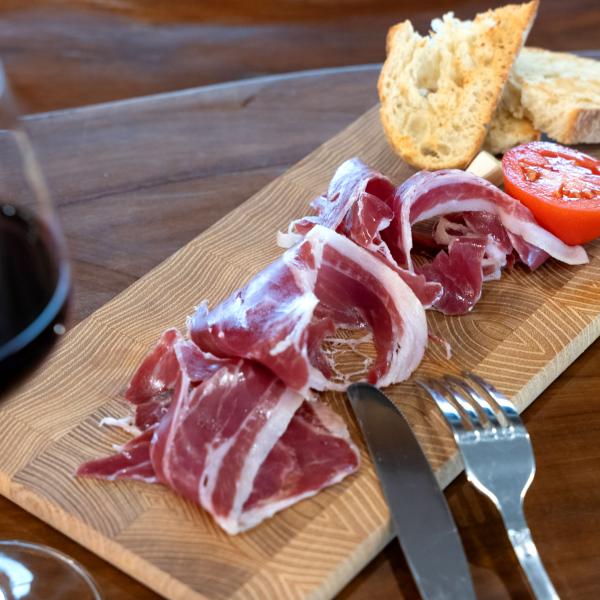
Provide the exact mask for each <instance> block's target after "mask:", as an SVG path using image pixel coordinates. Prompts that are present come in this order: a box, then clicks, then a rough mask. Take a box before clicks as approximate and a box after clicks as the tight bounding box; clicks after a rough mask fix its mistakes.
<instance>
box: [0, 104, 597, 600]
mask: <svg viewBox="0 0 600 600" xmlns="http://www.w3.org/2000/svg"><path fill="white" fill-rule="evenodd" d="M355 154H356V155H358V156H360V157H361V158H362V159H363V160H365V161H366V162H368V163H369V164H371V165H373V166H374V167H376V168H379V169H382V170H383V171H384V172H386V173H388V174H390V175H391V176H392V178H393V179H395V180H396V181H397V182H398V181H401V180H402V179H404V178H405V177H406V176H408V175H409V174H410V173H411V170H410V169H409V168H408V167H407V166H406V165H404V164H402V163H401V162H399V161H398V159H397V158H396V157H395V156H393V155H392V154H391V152H390V150H389V149H388V146H387V144H386V142H385V140H384V138H383V136H382V133H381V131H380V127H379V123H378V119H377V115H376V112H375V111H374V110H371V111H369V112H368V113H367V114H365V115H364V116H363V117H361V118H360V119H359V120H358V121H356V122H355V123H354V124H353V125H351V126H350V127H349V128H348V129H346V130H345V131H344V132H342V133H341V134H339V135H338V136H336V137H335V138H333V139H332V140H331V141H329V142H327V143H326V144H325V145H324V146H322V147H320V148H319V149H317V150H316V151H315V152H314V153H312V154H311V155H309V156H308V157H307V158H306V159H304V160H303V161H301V162H300V163H299V164H298V165H297V166H295V167H294V168H293V169H291V170H290V171H288V172H287V173H285V174H284V175H283V176H282V177H280V178H278V179H276V180H275V181H274V182H272V183H271V184H269V185H268V186H267V187H265V188H264V189H263V190H261V191H260V192H258V193H257V194H256V195H255V196H253V197H252V198H251V199H250V200H249V201H247V202H246V203H244V204H243V205H241V206H240V207H238V208H237V209H235V210H234V211H232V212H231V213H230V214H229V215H228V216H227V217H225V218H224V219H222V220H221V221H219V222H218V223H217V224H215V225H214V226H213V227H211V228H210V229H209V230H207V231H206V232H205V233H203V234H202V235H200V236H199V237H198V238H195V239H194V240H192V241H191V242H190V243H189V244H188V245H186V246H185V247H184V248H183V249H181V250H180V251H178V252H176V253H175V254H174V255H173V256H172V257H170V258H169V259H168V260H166V261H165V262H164V263H162V264H161V265H160V266H158V267H157V268H156V269H154V270H153V271H151V272H150V273H149V274H148V275H146V276H144V277H142V278H141V279H140V280H139V281H138V282H137V283H135V284H134V285H133V286H131V287H130V288H128V290H127V291H125V292H124V293H122V294H120V295H119V296H117V297H116V298H115V299H114V300H113V301H111V302H109V303H108V304H107V305H105V306H104V307H102V308H101V309H99V310H97V311H96V312H95V313H94V314H93V315H92V316H91V317H89V318H88V319H87V320H85V321H84V322H83V323H81V324H80V325H79V326H77V327H76V328H75V329H74V330H73V331H71V332H70V333H69V334H68V336H67V339H65V341H64V343H63V345H62V347H61V348H60V350H59V351H58V352H57V353H56V354H55V356H54V357H53V358H52V359H51V360H50V361H49V362H48V364H47V365H46V367H45V368H44V369H43V371H41V372H40V374H39V375H38V376H37V377H36V378H35V379H33V380H32V381H30V382H29V383H28V385H27V386H26V387H25V388H23V389H22V390H21V391H20V393H19V394H18V395H15V396H13V397H10V398H8V399H7V400H6V401H5V402H4V403H3V404H2V406H1V408H0V417H1V421H0V491H1V492H2V493H3V494H5V495H7V496H8V497H10V498H11V499H12V500H14V501H15V502H16V503H18V504H19V505H21V506H23V507H24V508H26V509H27V510H29V511H31V512H33V513H34V514H36V515H37V516H39V517H41V518H42V519H44V520H46V521H48V522H50V523H51V524H52V525H53V526H55V527H57V528H58V529H60V530H61V531H63V532H65V533H67V534H68V535H69V536H71V537H73V538H74V539H76V540H77V541H79V542H80V543H82V544H83V545H85V546H87V547H89V548H91V549H92V550H93V551H94V552H97V553H98V554H99V555H101V556H102V557H104V558H105V559H107V560H109V561H110V562H113V564H116V565H117V566H119V567H120V568H122V569H123V570H125V571H126V572H128V573H130V574H131V575H133V576H134V577H136V578H138V579H139V580H140V581H143V582H144V583H146V584H147V585H149V586H150V587H151V588H153V589H155V590H157V591H159V592H160V593H161V594H163V595H165V596H167V597H169V598H184V597H185V598H191V597H194V598H204V597H207V598H242V597H243V598H266V597H277V598H299V597H304V596H311V597H316V598H317V597H329V596H331V595H333V594H334V593H335V592H336V591H338V590H339V589H340V588H341V587H342V586H343V585H344V584H345V583H346V582H347V581H348V580H349V579H350V578H351V577H352V576H353V575H354V574H355V573H357V572H358V570H359V569H360V568H361V567H362V566H364V565H365V564H366V563H367V562H368V561H369V560H370V559H371V558H372V557H373V556H374V555H375V554H376V553H377V552H378V551H379V550H380V549H382V548H383V546H384V545H385V544H386V543H387V541H388V540H389V539H390V527H389V517H388V513H387V510H386V507H385V503H384V502H383V499H382V497H381V493H380V490H379V487H378V484H377V481H376V478H375V476H374V473H373V470H372V467H371V465H370V463H369V460H368V457H367V455H366V453H365V450H364V447H363V448H362V454H363V460H364V464H363V467H362V469H361V471H360V473H359V474H358V475H356V476H353V477H351V478H349V479H348V480H346V481H345V482H343V483H342V484H340V485H338V486H335V487H333V488H331V489H329V490H326V491H325V492H323V493H321V494H319V495H318V496H317V497H316V498H314V499H311V500H308V501H305V502H302V503H300V504H298V505H297V506H295V507H293V508H291V509H288V510H286V511H285V512H283V513H282V514H280V515H279V516H277V517H276V518H274V519H272V520H270V521H269V522H267V523H265V524H263V525H261V526H260V527H259V528H257V529H256V530H254V531H252V532H249V533H247V534H243V535H241V536H238V537H235V538H229V537H227V536H226V535H225V534H224V533H223V532H221V531H220V530H219V529H218V528H217V527H216V526H215V525H214V524H213V523H212V521H211V520H210V518H209V517H208V516H207V515H206V514H204V513H203V512H202V511H201V510H199V509H197V508H196V507H194V506H192V505H190V504H189V503H187V502H185V501H182V500H179V499H178V498H176V497H175V496H174V495H173V494H172V493H171V492H169V491H168V490H166V489H162V488H160V487H157V486H155V487H152V486H146V485H143V484H135V483H118V484H107V483H102V482H93V481H80V480H76V479H73V477H72V472H73V470H74V469H75V467H76V465H77V464H78V463H79V462H80V461H82V460H85V459H88V458H91V457H93V456H97V455H99V454H103V453H106V452H108V451H110V444H111V443H113V442H119V441H123V437H122V436H120V435H118V434H114V433H110V432H108V431H106V430H104V429H101V428H99V427H98V426H97V423H98V420H99V419H100V418H101V417H102V416H105V415H107V414H122V413H123V412H124V411H125V407H124V405H123V403H122V402H121V401H120V398H119V396H120V393H121V391H122V389H123V385H124V384H125V383H126V381H127V377H128V375H129V374H130V373H131V371H132V369H133V368H134V367H135V364H136V363H137V362H138V361H139V359H140V358H141V356H143V354H144V352H145V351H146V350H147V349H148V348H149V346H150V345H151V344H152V343H153V342H154V341H155V339H156V338H157V337H158V335H159V333H160V332H161V331H162V330H163V329H164V328H166V327H168V326H171V325H178V326H182V325H183V321H184V318H185V316H186V315H187V314H188V313H189V312H190V310H191V308H192V307H193V306H194V305H195V304H197V303H198V302H199V301H200V300H201V299H203V298H207V299H208V300H209V302H210V303H211V304H212V303H215V302H216V301H218V300H220V299H222V298H223V297H225V296H226V295H227V294H228V293H230V292H231V291H233V290H234V289H235V288H237V287H239V285H240V284H241V283H243V282H244V281H246V280H247V279H248V278H249V277H250V276H251V275H252V274H253V273H255V272H256V271H257V270H259V269H260V268H262V267H263V266H265V265H266V264H268V262H270V261H271V260H273V258H275V257H276V256H277V255H278V254H279V250H278V249H277V248H276V246H275V244H274V232H275V231H276V230H277V229H279V228H283V227H284V226H285V224H286V223H287V222H288V221H289V219H291V218H294V217H297V216H300V215H302V214H304V213H305V212H306V207H307V204H308V201H309V200H310V199H311V198H313V197H314V196H316V195H317V194H319V193H320V192H321V191H322V190H323V189H324V188H325V187H326V184H327V182H328V180H329V178H330V177H331V175H332V173H333V170H334V169H335V167H336V166H337V165H338V164H339V163H340V162H341V161H343V160H344V159H346V158H349V157H350V156H353V155H355ZM589 253H590V257H591V262H590V264H589V265H586V266H581V267H566V266H563V265H559V264H557V263H555V262H551V263H549V264H547V265H545V266H543V267H542V268H541V269H540V270H539V271H537V272H536V273H534V274H526V273H525V272H524V271H523V270H521V269H519V268H517V269H515V270H513V271H512V272H511V273H508V274H505V276H504V277H503V279H502V281H500V282H494V283H492V284H490V285H488V286H487V287H486V290H485V293H484V296H483V298H482V301H481V303H480V304H479V305H478V307H477V310H476V311H474V312H473V313H471V314H470V315H467V316H464V317H460V318H443V317H441V316H439V315H437V314H435V313H431V314H430V325H431V329H432V331H433V332H434V333H436V334H437V335H442V336H443V337H444V338H446V339H448V340H449V341H450V342H451V343H452V344H453V347H454V351H455V354H454V358H453V360H452V362H451V363H449V362H448V361H447V360H446V359H445V357H444V356H443V353H442V352H441V349H440V348H439V347H436V346H432V347H431V348H430V349H429V350H428V353H427V356H426V359H425V360H424V362H423V364H422V366H421V367H420V369H419V372H420V373H439V372H442V371H445V370H449V369H450V370H456V369H459V368H461V367H469V368H474V369H475V370H476V371H477V372H478V373H480V374H481V375H483V376H484V377H487V378H488V379H490V380H491V381H493V382H494V383H495V384H496V385H498V387H500V389H502V390H503V391H504V392H506V393H507V394H508V395H509V396H511V397H512V398H513V400H514V401H515V402H516V403H517V404H518V405H519V407H520V408H521V409H523V408H525V407H526V406H527V405H528V404H529V403H530V402H531V401H532V400H533V399H534V398H535V397H536V396H537V395H538V394H539V393H540V392H541V391H542V390H543V389H544V388H545V387H546V386H547V385H548V384H549V383H550V382H551V381H552V380H553V379H554V378H555V377H556V376H557V375H558V374H560V373H561V372H562V371H563V370H564V369H565V368H566V366H567V365H568V364H570V363H571V362H572V361H573V360H574V359H575V358H576V357H577V356H578V355H579V354H580V353H581V352H582V351H583V350H584V349H585V348H586V347H587V346H588V345H589V344H590V343H591V342H592V341H593V340H594V339H595V338H596V337H597V336H598V334H599V333H600V256H599V254H600V244H597V243H596V244H592V245H590V246H589ZM167 298H168V301H165V300H166V299H167ZM389 391H390V393H391V395H392V397H394V398H395V399H396V400H398V401H399V403H401V405H402V408H403V410H404V412H405V414H406V416H407V418H408V419H409V421H410V422H411V424H412V426H413V428H414V430H415V432H416V434H417V435H418V436H419V439H420V441H421V442H422V444H423V445H424V447H425V449H426V451H427V454H428V458H429V460H430V462H431V463H432V465H433V467H434V468H435V470H436V473H437V476H438V479H439V480H440V482H441V483H442V484H443V485H447V484H448V482H449V481H450V480H451V479H453V478H454V477H455V476H456V474H457V473H458V472H459V467H458V462H457V460H456V455H455V452H454V447H453V443H452V441H451V437H450V436H449V434H448V432H447V430H446V428H445V426H444V424H443V423H442V420H441V417H440V416H439V414H438V413H437V410H436V409H435V407H433V406H432V404H431V402H429V401H427V400H426V399H425V398H424V397H423V396H421V395H419V394H418V393H416V392H415V389H414V387H413V386H412V384H410V383H406V384H402V385H399V386H395V387H394V388H393V389H390V390H389ZM327 399H328V401H329V402H330V403H331V404H332V405H333V406H334V407H335V408H336V410H337V411H338V412H340V413H341V414H343V415H344V417H345V419H346V421H347V422H348V423H349V425H350V427H351V431H352V434H353V437H354V439H357V440H358V435H357V431H356V427H355V424H354V422H353V420H352V417H351V415H350V414H349V412H348V407H347V405H346V403H345V401H344V398H343V397H342V396H341V395H335V394H328V395H327ZM17 440H25V443H21V444H17ZM17 445H18V452H17V451H15V450H16V447H17Z"/></svg>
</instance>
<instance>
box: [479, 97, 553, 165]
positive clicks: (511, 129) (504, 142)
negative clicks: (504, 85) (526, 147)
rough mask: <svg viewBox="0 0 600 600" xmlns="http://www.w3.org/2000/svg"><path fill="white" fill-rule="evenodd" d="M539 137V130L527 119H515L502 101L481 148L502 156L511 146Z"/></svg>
mask: <svg viewBox="0 0 600 600" xmlns="http://www.w3.org/2000/svg"><path fill="white" fill-rule="evenodd" d="M540 137H541V132H540V130H539V129H536V128H535V127H534V126H533V123H532V122H531V121H530V120H529V119H528V118H527V117H515V116H514V115H513V114H512V113H511V112H510V110H509V109H508V107H507V106H506V104H505V103H504V100H503V99H502V100H500V104H499V105H498V109H497V110H496V114H495V115H494V118H493V119H492V122H491V123H490V127H489V129H488V132H487V136H486V138H485V141H484V143H483V148H484V150H487V151H488V152H490V153H491V154H503V153H504V152H506V151H507V150H508V149H509V148H512V147H513V146H517V145H519V144H525V143H526V142H532V141H534V140H539V139H540Z"/></svg>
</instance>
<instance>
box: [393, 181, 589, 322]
mask: <svg viewBox="0 0 600 600" xmlns="http://www.w3.org/2000/svg"><path fill="white" fill-rule="evenodd" d="M393 207H394V219H393V220H392V222H391V224H390V226H389V227H388V228H387V229H386V230H385V231H383V239H384V240H385V242H386V243H387V245H388V247H389V249H390V252H391V254H392V255H393V256H394V258H395V259H396V260H397V261H398V263H399V264H401V265H403V266H405V267H406V268H407V269H408V270H410V271H414V272H416V273H420V274H423V275H425V277H426V278H427V280H428V281H437V282H439V283H440V284H441V285H442V287H443V289H444V292H443V294H442V296H441V297H440V298H438V299H437V300H436V301H435V302H434V305H433V306H434V308H436V309H438V310H440V311H442V312H444V313H445V314H462V313H464V312H467V311H469V310H470V309H471V308H473V306H474V305H475V303H476V302H477V301H478V300H479V298H480V296H481V285H482V283H483V281H487V280H490V279H498V278H499V277H500V272H501V269H502V268H504V267H506V266H509V265H510V264H512V261H513V260H514V258H513V251H514V252H516V254H517V255H518V257H519V259H520V260H521V261H522V262H523V263H524V264H526V265H527V266H528V267H529V268H530V269H535V268H537V267H539V266H540V265H541V264H542V263H543V262H544V261H545V260H546V259H547V258H548V256H552V257H554V258H556V259H558V260H560V261H562V262H565V263H567V264H582V263H585V262H587V260H588V258H587V254H586V252H585V250H584V249H583V248H582V247H581V246H567V245H566V244H564V243H563V242H562V241H561V240H559V239H558V238H557V237H555V236H554V235H553V234H551V233H550V232H548V231H546V230H545V229H544V228H542V227H540V226H539V225H538V224H537V223H536V221H535V219H534V217H533V215H532V214H531V212H530V211H529V209H528V208H526V207H525V206H524V205H522V204H521V203H520V202H518V201H517V200H515V199H514V198H511V197H510V196H508V195H507V194H505V193H504V192H502V191H501V190H500V189H498V188H497V187H495V186H494V185H492V184H491V183H489V182H488V181H486V180H485V179H482V178H480V177H477V176H476V175H473V174H472V173H468V172H465V171H459V170H454V169H448V170H443V171H436V172H433V173H432V172H427V171H421V172H419V173H416V174H415V175H413V176H412V177H410V178H409V179H407V180H406V181H405V182H404V183H403V184H402V185H401V186H400V187H399V188H398V190H397V192H396V195H395V196H394V200H393ZM434 218H437V219H438V221H437V223H436V225H435V227H434V229H433V231H432V235H431V237H432V241H433V242H435V243H436V244H438V245H439V246H441V247H443V246H447V252H446V251H442V252H441V253H440V254H438V255H437V256H436V258H435V259H434V261H433V262H431V263H429V264H425V265H420V266H419V265H417V266H415V265H414V264H413V259H412V256H411V251H412V249H413V242H414V241H415V238H414V237H413V231H412V230H413V227H414V226H415V224H417V223H419V222H423V221H427V220H429V219H434ZM419 239H420V240H422V239H423V234H422V232H421V233H420V235H419ZM426 245H428V246H429V245H430V244H426ZM482 247H483V252H482V250H481V248H482Z"/></svg>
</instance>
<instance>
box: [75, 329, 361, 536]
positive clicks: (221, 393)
mask: <svg viewBox="0 0 600 600" xmlns="http://www.w3.org/2000/svg"><path fill="white" fill-rule="evenodd" d="M169 344H170V346H169ZM159 347H160V351H157V349H156V348H155V349H154V350H153V351H152V352H151V353H150V354H149V355H148V357H147V358H146V360H145V361H144V362H143V363H142V365H141V367H140V369H139V370H138V373H136V376H134V379H133V380H132V383H135V385H136V386H139V388H140V393H141V391H143V390H146V389H147V385H148V384H147V382H145V381H144V380H143V378H142V373H146V374H147V375H148V376H151V374H152V373H155V372H156V369H157V365H156V364H154V365H153V364H151V363H153V362H154V363H158V362H160V361H164V360H165V358H164V357H165V355H166V354H167V353H172V356H174V357H175V359H176V363H177V365H178V366H179V369H178V373H177V376H176V382H175V383H174V384H169V385H172V386H173V389H167V390H165V389H163V386H159V388H160V390H161V391H160V393H161V394H163V393H164V392H165V391H168V392H170V394H169V398H170V404H169V406H168V410H167V412H166V413H165V414H164V415H163V416H162V417H161V419H160V421H159V422H158V423H153V424H151V425H148V427H147V429H146V430H145V431H144V432H143V433H142V434H141V435H139V436H138V437H136V438H134V439H132V440H131V441H130V442H128V443H127V444H125V445H124V446H122V447H120V448H119V449H118V452H117V454H115V455H112V456H108V457H106V458H102V459H97V460H94V461H91V462H89V463H86V464H84V465H82V466H81V467H80V468H79V469H78V473H77V474H78V475H79V476H82V477H93V478H97V479H106V480H110V481H113V480H116V479H134V480H139V481H145V482H147V483H162V484H164V485H168V486H169V487H171V488H172V489H173V490H174V491H176V492H177V493H179V494H181V495H182V496H184V497H186V498H188V499H189V500H191V501H193V502H196V503H197V504H199V505H200V506H202V507H203V508H204V509H205V510H207V511H208V512H209V513H210V514H211V515H212V516H213V518H214V519H215V521H216V522H217V523H218V524H219V525H220V526H221V527H222V528H223V529H224V530H225V531H226V532H227V533H229V534H232V535H233V534H236V533H239V532H241V531H244V530H246V529H248V528H250V527H253V526H255V525H257V524H258V523H260V522H261V521H262V520H264V519H265V518H267V517H269V516H272V515H273V514H275V513H276V512H278V511H279V510H281V509H283V508H285V507H286V506H289V505H290V504H293V503H295V502H297V501H298V500H299V499H301V498H304V497H308V496H311V495H313V494H315V493H317V492H318V491H319V490H320V489H322V488H323V487H325V486H328V485H332V484H333V483H336V482H338V481H340V480H341V479H343V478H344V477H346V476H347V475H349V474H350V473H352V472H354V471H355V470H356V469H357V468H358V463H359V456H358V451H357V449H356V447H355V446H354V444H353V443H352V441H351V440H350V438H349V436H348V432H347V431H346V429H345V427H344V426H343V423H342V422H341V420H340V419H339V418H338V417H336V415H335V414H334V413H332V411H330V409H328V408H327V407H325V406H324V405H322V404H321V403H320V402H319V401H318V400H316V399H314V398H310V400H311V401H310V402H307V400H306V399H305V398H304V397H303V396H301V395H300V394H298V393H297V392H295V391H293V390H291V389H290V388H288V387H287V386H286V385H285V384H284V383H283V382H282V381H281V380H280V379H279V378H277V377H276V376H275V375H274V374H273V373H272V372H270V371H268V370H267V369H265V368H264V367H262V366H260V365H258V364H257V363H253V362H250V361H246V360H243V359H242V360H240V359H235V360H229V359H227V360H224V359H219V358H216V357H214V356H211V355H210V354H209V353H207V352H203V351H201V350H200V349H198V348H196V347H195V346H194V344H193V343H192V342H190V341H188V340H183V339H182V338H181V336H179V335H177V336H174V335H169V336H167V338H166V339H164V338H163V339H162V340H161V342H159ZM201 374H204V375H203V377H204V378H203V379H201V380H198V377H199V376H200V375H201ZM129 389H130V392H131V394H134V393H136V390H135V389H134V388H133V387H132V386H130V388H129ZM132 397H135V396H132ZM308 425H310V427H309V426H308Z"/></svg>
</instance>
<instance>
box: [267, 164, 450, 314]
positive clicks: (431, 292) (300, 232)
mask: <svg viewBox="0 0 600 600" xmlns="http://www.w3.org/2000/svg"><path fill="white" fill-rule="evenodd" d="M395 191H396V188H395V186H394V185H393V184H392V183H391V182H390V180H389V179H388V178H387V177H385V176H384V175H382V174H381V173H379V172H378V171H375V170H374V169H371V168H370V167H368V166H367V165H366V164H365V163H363V162H362V161H361V160H359V159H358V158H352V159H350V160H347V161H346V162H344V163H342V164H341V165H340V166H339V167H338V169H337V170H336V172H335V174H334V176H333V179H332V180H331V183H330V184H329V189H328V190H327V193H326V194H325V195H323V196H320V197H318V198H317V199H316V200H313V202H312V203H311V205H310V206H311V208H312V209H313V210H314V211H315V214H314V215H309V216H306V217H302V218H300V219H297V220H295V221H292V222H291V223H290V225H289V226H288V230H287V232H286V233H281V232H279V233H278V236H277V241H278V244H279V245H280V246H282V247H283V248H289V247H291V246H293V245H294V244H296V243H298V242H299V241H300V240H302V238H303V237H304V236H305V235H306V234H307V233H308V232H309V231H310V230H311V229H312V228H313V227H314V226H315V225H322V226H323V227H327V228H328V229H333V230H335V231H337V233H339V234H341V235H344V236H345V237H347V238H348V239H351V240H352V241H353V242H355V243H356V244H358V245H359V246H361V247H362V248H365V249H366V250H369V251H370V252H373V253H374V254H375V255H376V256H378V257H379V258H380V259H381V260H383V261H384V262H386V264H387V265H388V266H389V267H391V268H392V269H394V270H395V271H396V272H397V273H398V275H400V277H402V279H403V280H404V282H405V283H406V284H407V285H408V286H409V287H410V288H411V289H412V291H413V292H414V293H415V295H416V296H417V297H418V298H419V300H421V303H422V304H423V305H424V306H425V307H428V306H431V305H432V304H433V302H434V301H435V300H436V299H437V298H438V297H439V296H440V295H441V287H440V285H439V284H437V283H435V282H428V281H426V280H425V278H423V277H422V276H419V275H417V274H416V273H413V272H411V271H408V270H406V269H403V268H401V267H400V266H398V264H397V262H396V260H395V259H394V258H393V256H392V255H391V253H390V251H389V249H388V247H387V245H386V244H385V243H384V242H383V240H382V239H381V231H382V230H384V229H386V228H387V227H388V226H389V225H390V223H391V221H392V219H393V217H394V213H393V210H392V207H393V198H394V193H395Z"/></svg>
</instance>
